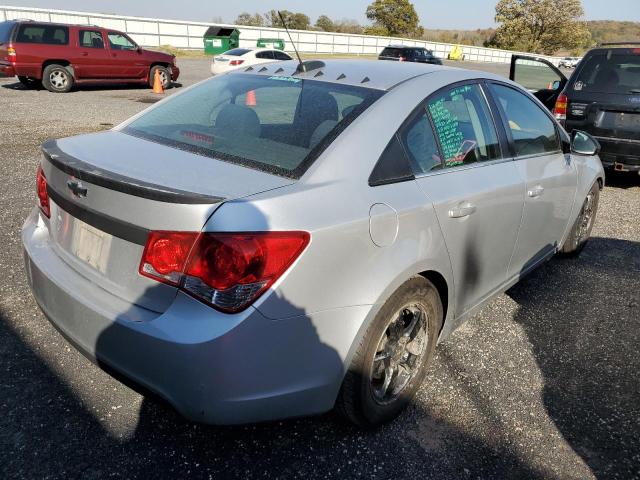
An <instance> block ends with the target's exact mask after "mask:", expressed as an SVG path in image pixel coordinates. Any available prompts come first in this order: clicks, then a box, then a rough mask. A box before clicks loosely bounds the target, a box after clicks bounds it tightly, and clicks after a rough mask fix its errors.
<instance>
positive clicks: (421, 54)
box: [378, 45, 442, 65]
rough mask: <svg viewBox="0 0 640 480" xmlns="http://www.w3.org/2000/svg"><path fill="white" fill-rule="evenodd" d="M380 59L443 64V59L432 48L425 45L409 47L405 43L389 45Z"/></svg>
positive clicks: (379, 56)
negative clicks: (424, 46) (428, 48)
mask: <svg viewBox="0 0 640 480" xmlns="http://www.w3.org/2000/svg"><path fill="white" fill-rule="evenodd" d="M378 60H395V61H396V62H417V63H431V64H433V65H442V60H440V59H439V58H438V57H436V56H435V55H434V54H433V52H432V51H431V50H427V49H426V48H423V47H407V46H404V45H389V46H388V47H385V49H384V50H382V52H381V53H380V55H378Z"/></svg>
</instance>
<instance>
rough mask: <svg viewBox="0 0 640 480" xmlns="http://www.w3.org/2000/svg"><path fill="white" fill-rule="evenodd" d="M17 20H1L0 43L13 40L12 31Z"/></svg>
mask: <svg viewBox="0 0 640 480" xmlns="http://www.w3.org/2000/svg"><path fill="white" fill-rule="evenodd" d="M14 25H15V22H0V43H8V42H9V40H11V38H10V37H11V31H12V30H13V27H14Z"/></svg>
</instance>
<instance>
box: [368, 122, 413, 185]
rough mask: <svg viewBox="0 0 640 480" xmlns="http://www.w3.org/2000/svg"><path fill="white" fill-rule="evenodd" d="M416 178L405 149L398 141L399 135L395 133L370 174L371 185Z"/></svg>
mask: <svg viewBox="0 0 640 480" xmlns="http://www.w3.org/2000/svg"><path fill="white" fill-rule="evenodd" d="M414 178H415V177H414V175H413V172H412V170H411V166H410V165H409V162H408V161H407V157H406V154H405V151H404V149H403V148H402V145H401V144H400V142H399V141H398V136H397V135H394V136H393V138H392V139H391V141H390V142H389V144H388V145H387V148H385V149H384V152H382V155H381V156H380V159H379V160H378V163H376V166H375V167H374V168H373V171H372V172H371V175H370V176H369V185H370V186H372V187H375V186H378V185H387V184H389V183H396V182H404V181H406V180H412V179H414Z"/></svg>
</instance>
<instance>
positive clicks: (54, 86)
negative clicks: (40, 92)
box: [42, 64, 73, 93]
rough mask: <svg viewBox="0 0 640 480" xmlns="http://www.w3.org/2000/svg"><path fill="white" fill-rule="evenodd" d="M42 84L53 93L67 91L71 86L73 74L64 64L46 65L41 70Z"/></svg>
mask: <svg viewBox="0 0 640 480" xmlns="http://www.w3.org/2000/svg"><path fill="white" fill-rule="evenodd" d="M42 85H43V86H44V88H46V89H47V90H49V91H50V92H53V93H67V92H68V91H69V90H71V89H72V88H73V75H71V72H70V71H69V69H68V68H67V67H65V66H64V65H58V64H52V65H47V66H46V67H45V68H44V71H43V72H42Z"/></svg>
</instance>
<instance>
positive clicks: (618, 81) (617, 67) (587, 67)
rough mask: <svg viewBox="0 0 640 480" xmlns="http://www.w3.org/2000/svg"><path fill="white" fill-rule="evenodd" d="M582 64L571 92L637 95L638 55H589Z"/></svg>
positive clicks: (604, 53)
mask: <svg viewBox="0 0 640 480" xmlns="http://www.w3.org/2000/svg"><path fill="white" fill-rule="evenodd" d="M582 63H583V65H582V68H580V72H579V73H578V76H577V77H576V81H575V82H574V84H573V90H575V91H585V92H596V93H618V94H623V95H629V94H637V93H639V92H638V90H640V55H634V54H629V53H623V52H621V53H615V52H612V53H611V54H607V53H606V52H602V53H596V54H593V55H591V56H590V57H589V58H588V59H587V60H586V61H584V60H583V62H582Z"/></svg>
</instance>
